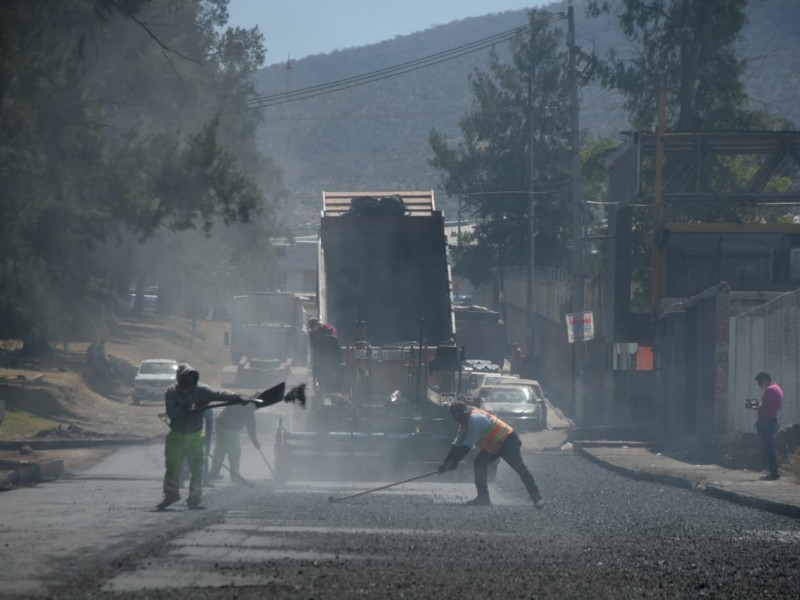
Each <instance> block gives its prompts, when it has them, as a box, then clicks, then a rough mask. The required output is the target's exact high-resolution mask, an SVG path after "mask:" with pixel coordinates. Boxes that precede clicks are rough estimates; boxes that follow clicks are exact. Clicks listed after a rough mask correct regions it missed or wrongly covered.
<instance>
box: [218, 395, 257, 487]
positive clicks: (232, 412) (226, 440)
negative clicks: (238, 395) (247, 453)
mask: <svg viewBox="0 0 800 600" xmlns="http://www.w3.org/2000/svg"><path fill="white" fill-rule="evenodd" d="M216 426H217V427H216V432H217V433H216V444H215V446H214V454H213V455H212V456H211V462H212V463H213V464H212V465H211V474H210V475H209V479H220V478H221V475H220V469H222V467H223V465H224V461H225V456H226V455H227V456H228V462H229V464H230V472H231V481H237V482H242V481H244V479H242V476H241V474H240V473H239V460H240V459H241V457H242V445H241V444H240V443H239V431H240V430H241V429H242V427H244V428H245V429H247V434H248V435H249V436H250V441H252V442H253V446H255V447H256V450H260V449H261V443H260V442H259V441H258V438H257V437H256V411H255V406H254V405H253V404H245V405H241V404H232V405H231V406H226V407H225V408H224V409H223V410H222V413H221V414H220V415H219V417H217V422H216Z"/></svg>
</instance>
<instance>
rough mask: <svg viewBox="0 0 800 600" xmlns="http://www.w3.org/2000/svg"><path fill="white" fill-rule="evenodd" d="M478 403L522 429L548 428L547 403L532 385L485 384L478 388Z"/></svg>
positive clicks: (484, 408) (516, 427)
mask: <svg viewBox="0 0 800 600" xmlns="http://www.w3.org/2000/svg"><path fill="white" fill-rule="evenodd" d="M478 405H479V406H480V407H481V408H482V409H483V410H485V411H487V412H490V413H494V414H496V415H497V416H498V417H500V418H501V419H502V420H503V421H505V422H506V423H508V424H509V425H511V426H512V427H514V428H515V429H519V430H520V431H537V430H543V429H547V403H546V402H545V399H544V396H543V395H539V394H537V392H536V390H535V388H533V387H532V386H529V385H509V384H505V383H503V384H501V385H489V386H484V387H482V388H481V389H480V390H478Z"/></svg>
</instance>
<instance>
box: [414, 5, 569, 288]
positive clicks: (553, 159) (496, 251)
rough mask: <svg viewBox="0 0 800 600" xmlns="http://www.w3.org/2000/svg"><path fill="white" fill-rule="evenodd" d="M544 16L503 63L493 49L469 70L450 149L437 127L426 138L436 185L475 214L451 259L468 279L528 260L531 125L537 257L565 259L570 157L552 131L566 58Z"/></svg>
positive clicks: (562, 116)
mask: <svg viewBox="0 0 800 600" xmlns="http://www.w3.org/2000/svg"><path fill="white" fill-rule="evenodd" d="M552 20H553V18H552V15H550V14H549V13H546V12H544V11H531V12H530V13H529V22H528V27H527V28H526V29H525V30H524V31H523V32H521V33H520V34H519V35H517V36H516V37H515V38H514V39H513V41H512V43H511V62H510V64H503V63H502V62H501V61H500V59H499V57H498V54H497V53H496V52H493V53H492V57H491V62H490V66H489V70H488V71H481V70H476V71H475V72H474V73H473V74H472V76H471V77H470V85H471V88H472V91H473V93H474V95H475V99H474V101H473V107H472V108H471V109H470V110H469V112H468V113H467V114H465V115H464V116H463V117H462V118H461V120H460V129H461V134H462V141H460V142H458V143H457V144H456V145H455V147H451V146H450V145H449V144H448V140H447V138H446V136H445V135H444V134H442V133H440V132H438V131H436V130H433V131H432V132H431V134H430V137H429V142H430V145H431V148H432V150H433V158H432V159H431V160H430V163H431V165H432V166H433V167H435V168H437V169H439V170H440V171H441V172H442V177H443V187H444V189H445V190H446V191H447V193H448V195H450V196H454V197H460V198H461V199H462V202H463V205H464V207H465V209H466V210H467V211H468V212H469V213H470V214H471V215H472V216H474V217H476V218H477V219H478V223H477V225H476V227H475V231H474V234H473V235H472V237H471V239H469V240H465V241H467V242H470V243H467V244H464V245H462V246H461V251H460V253H457V255H456V257H455V258H456V266H455V270H456V272H458V273H461V274H464V275H466V276H467V277H469V278H470V279H471V280H472V281H473V282H476V283H480V282H485V281H487V280H489V278H490V277H491V274H492V271H493V269H496V268H502V267H503V266H505V265H524V264H527V262H528V257H529V255H530V252H529V247H530V242H529V240H530V234H529V230H530V228H529V226H528V222H529V221H528V219H529V216H530V211H531V210H532V203H531V201H530V198H531V196H530V193H529V192H530V189H531V186H530V181H531V160H530V156H531V147H530V145H531V144H530V142H531V137H532V136H531V129H533V133H534V135H533V138H534V142H533V149H532V151H533V154H534V160H533V165H534V166H533V176H534V179H535V186H534V189H535V191H534V194H535V196H534V198H535V222H536V238H535V244H536V248H535V252H536V256H537V263H541V264H546V265H553V266H558V265H562V264H564V261H565V260H566V258H567V252H568V246H569V209H568V203H567V202H566V201H565V199H566V197H567V194H568V187H569V186H568V181H567V178H568V167H569V159H568V149H567V148H566V146H565V141H564V139H563V138H562V137H561V136H559V135H558V132H560V131H565V130H566V123H568V113H567V108H568V107H567V102H565V98H568V93H567V87H566V85H567V79H566V74H567V70H566V65H567V57H566V52H565V51H564V50H565V45H564V38H563V35H562V33H561V32H560V31H559V30H557V29H550V28H549V27H548V26H549V24H550V23H551V21H552ZM562 49H564V50H562ZM531 119H532V120H533V121H532V123H531ZM472 242H474V244H473V243H472Z"/></svg>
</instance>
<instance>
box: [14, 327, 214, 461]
mask: <svg viewBox="0 0 800 600" xmlns="http://www.w3.org/2000/svg"><path fill="white" fill-rule="evenodd" d="M226 330H228V324H227V323H224V322H217V321H203V322H201V323H200V324H199V326H198V327H197V329H196V330H195V332H194V335H193V334H192V327H191V322H190V321H189V320H187V319H179V318H175V317H159V316H154V315H146V316H143V317H142V318H138V319H134V318H125V319H121V320H120V321H118V322H115V323H113V324H111V325H110V326H109V330H108V332H107V334H106V335H105V337H104V339H105V346H106V351H107V353H108V355H109V358H110V359H111V361H112V364H113V365H114V375H113V377H111V378H110V379H103V380H99V379H98V378H97V376H96V375H94V374H92V373H91V372H90V371H89V369H88V367H87V365H86V359H85V356H86V348H87V346H88V344H89V343H90V341H91V340H80V341H75V342H70V343H69V344H67V346H66V347H61V348H58V349H55V350H54V351H53V352H52V354H51V355H49V356H47V357H45V358H42V359H40V360H30V359H25V358H22V357H21V356H20V354H19V351H18V349H17V348H16V345H15V342H13V341H4V342H3V343H2V348H3V350H2V353H0V400H3V401H5V404H6V414H5V419H4V421H3V423H2V424H0V441H21V440H32V441H35V440H45V439H46V440H55V439H67V440H79V439H87V440H88V439H100V438H107V437H117V438H119V437H130V438H151V437H153V436H158V435H162V434H164V433H165V431H166V429H165V426H164V423H163V422H162V421H161V420H160V419H159V418H158V413H159V412H161V411H162V410H163V403H162V402H150V403H143V404H142V405H139V406H135V405H133V403H132V391H133V377H134V375H135V373H136V369H137V368H138V365H139V363H140V362H141V361H142V360H144V359H146V358H174V359H175V360H177V361H179V362H188V363H190V364H192V365H193V366H194V367H195V368H196V369H198V370H199V371H200V375H201V379H202V381H204V382H206V383H208V384H210V385H212V386H217V385H219V378H220V373H221V372H222V368H223V366H224V365H225V364H227V362H228V359H229V353H228V348H227V347H226V346H225V345H224V332H225V331H226ZM59 452H62V453H64V455H65V456H66V455H67V453H66V452H65V451H59ZM75 455H76V458H75V462H76V464H79V463H80V462H81V461H82V460H83V459H82V458H80V455H81V453H80V452H77V453H75ZM70 460H71V459H70Z"/></svg>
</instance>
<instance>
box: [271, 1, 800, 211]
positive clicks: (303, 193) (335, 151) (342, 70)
mask: <svg viewBox="0 0 800 600" xmlns="http://www.w3.org/2000/svg"><path fill="white" fill-rule="evenodd" d="M574 4H575V17H576V30H577V37H578V42H579V44H580V45H581V46H582V47H583V48H584V49H585V50H587V51H593V52H594V53H596V54H597V55H599V56H605V54H606V52H607V50H608V48H610V47H616V48H617V49H618V50H619V51H620V53H621V54H622V55H624V54H625V52H626V42H625V41H624V38H623V37H622V34H621V32H620V30H619V28H618V26H617V23H616V21H615V20H614V19H613V18H611V17H603V18H599V19H589V18H587V17H586V11H585V6H586V0H576V2H575V3H574ZM563 7H564V4H563V3H562V2H555V3H553V4H552V5H551V6H550V10H551V11H553V12H557V11H562V10H563ZM749 17H750V22H749V24H748V25H747V26H746V28H745V31H744V40H743V44H742V47H741V52H740V54H741V56H743V57H747V58H748V59H751V60H750V62H749V71H748V75H747V91H748V93H749V94H750V97H751V99H752V101H753V104H754V105H755V107H756V108H759V109H761V110H765V111H766V112H769V113H770V114H772V115H774V116H781V117H784V118H788V119H790V120H791V121H793V122H795V123H800V106H798V104H797V102H796V100H795V99H796V97H797V93H798V89H800V85H799V84H800V64H799V63H800V52H798V50H800V36H797V34H796V27H797V24H798V23H800V3H798V2H796V1H795V0H770V1H769V2H751V5H750V8H749ZM526 22H527V13H526V11H508V12H503V13H493V14H489V15H486V16H483V17H474V18H470V19H463V20H459V21H454V22H452V23H448V24H445V25H441V26H437V27H433V28H430V29H427V30H425V31H421V32H418V33H415V34H412V35H407V36H398V37H396V38H394V39H392V40H387V41H385V42H381V43H379V44H372V45H369V46H364V47H360V48H350V49H346V50H339V51H336V52H333V53H330V54H324V55H315V56H311V57H307V58H304V59H302V60H298V61H294V62H293V63H292V68H291V70H287V69H286V68H285V66H284V65H272V66H270V67H268V68H266V69H264V70H262V71H261V72H260V77H259V80H258V86H259V89H260V91H261V93H263V94H276V93H281V92H285V91H288V90H298V89H301V88H304V87H307V86H312V85H318V84H322V83H326V82H331V81H336V80H340V79H344V78H347V77H353V76H356V75H360V74H364V73H368V72H372V71H376V70H378V69H382V68H386V67H390V66H394V65H398V64H401V63H405V62H407V61H411V60H415V59H419V58H422V57H426V56H430V55H432V54H434V53H437V52H441V51H444V50H447V49H451V48H455V47H458V46H461V45H463V44H465V43H468V42H472V41H476V40H479V39H482V38H485V37H487V36H490V35H493V34H497V33H500V32H504V31H508V30H510V29H512V28H514V27H517V26H520V25H524V24H525V23H526ZM561 27H562V28H563V27H565V23H562V24H561ZM496 50H497V52H498V53H499V54H500V55H501V57H502V56H503V53H504V52H506V51H507V44H501V45H499V46H498V47H497V48H496ZM488 56H489V53H488V51H487V50H482V51H479V52H475V53H472V54H468V55H466V56H464V57H461V58H458V59H454V60H450V61H447V62H443V63H440V64H437V65H435V66H432V67H429V68H425V69H419V70H415V71H412V72H410V73H408V74H405V75H403V76H400V77H395V78H391V79H386V80H383V81H379V82H376V83H371V84H369V85H364V86H360V87H356V88H352V89H349V90H346V91H343V92H338V93H335V94H329V95H323V96H319V97H317V98H312V99H309V100H304V101H301V102H295V103H289V104H284V105H278V106H276V107H272V108H269V109H266V110H265V113H264V114H265V120H266V123H265V125H264V126H263V127H262V129H261V131H260V136H259V138H260V144H261V147H262V149H263V150H264V151H265V152H266V153H267V154H269V155H270V156H272V157H273V158H274V159H275V160H276V162H277V163H278V164H279V165H280V166H281V167H282V168H283V169H285V171H286V180H287V184H288V189H289V190H291V196H290V197H289V198H288V200H287V209H286V210H287V214H286V215H285V216H286V217H287V218H288V219H289V220H290V222H291V223H292V224H294V225H298V224H302V223H309V224H311V225H316V223H317V219H318V213H319V208H320V198H321V192H322V190H368V189H428V188H434V189H435V190H436V194H437V199H438V203H439V206H440V207H444V208H445V211H446V215H447V217H448V218H451V219H454V218H455V216H456V211H455V206H454V204H453V202H452V201H450V200H449V199H446V198H445V196H444V194H443V192H441V190H440V189H439V188H438V185H439V179H438V174H437V173H436V172H435V171H434V170H433V169H432V168H431V167H430V166H429V165H428V159H429V158H430V154H431V153H430V148H429V145H428V134H429V133H430V131H431V129H433V128H436V129H437V130H438V131H440V132H443V133H446V134H447V135H450V136H452V137H453V138H457V137H458V135H459V129H458V120H459V118H460V116H461V115H462V114H463V113H464V112H465V111H466V110H467V108H468V107H469V105H470V102H471V100H472V96H471V93H470V90H469V85H468V78H469V74H470V73H472V72H473V71H474V70H475V69H476V68H482V69H483V68H485V67H486V65H487V64H488V62H487V61H488ZM581 124H582V128H583V129H585V130H586V131H588V132H590V133H592V134H596V135H604V136H609V137H613V136H615V135H616V132H618V131H620V130H624V129H626V128H627V126H628V125H627V119H626V117H625V115H624V114H623V112H622V108H621V102H620V100H619V98H618V97H617V96H616V95H615V94H612V93H609V92H606V91H603V90H600V89H598V88H597V87H596V86H594V87H589V88H585V89H583V90H582V92H581Z"/></svg>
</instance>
